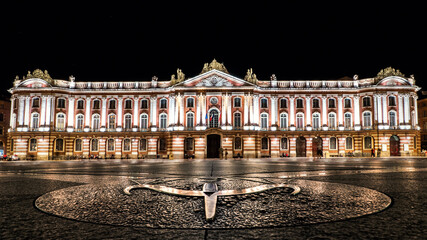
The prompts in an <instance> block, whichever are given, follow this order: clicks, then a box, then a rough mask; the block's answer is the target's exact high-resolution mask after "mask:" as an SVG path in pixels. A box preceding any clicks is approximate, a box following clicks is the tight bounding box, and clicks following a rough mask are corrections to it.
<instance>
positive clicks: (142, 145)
mask: <svg viewBox="0 0 427 240" xmlns="http://www.w3.org/2000/svg"><path fill="white" fill-rule="evenodd" d="M139 151H147V139H145V138H141V139H140V140H139Z"/></svg>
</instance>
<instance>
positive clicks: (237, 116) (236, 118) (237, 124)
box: [234, 112, 242, 128]
mask: <svg viewBox="0 0 427 240" xmlns="http://www.w3.org/2000/svg"><path fill="white" fill-rule="evenodd" d="M241 116H242V115H241V114H240V113H239V112H235V113H234V127H235V128H240V127H241V126H242V117H241Z"/></svg>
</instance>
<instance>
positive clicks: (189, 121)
mask: <svg viewBox="0 0 427 240" xmlns="http://www.w3.org/2000/svg"><path fill="white" fill-rule="evenodd" d="M191 99H193V98H191ZM187 100H188V99H187ZM186 122H187V128H193V127H194V113H193V112H188V113H187V121H186Z"/></svg>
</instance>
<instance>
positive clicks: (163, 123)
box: [159, 113, 168, 129]
mask: <svg viewBox="0 0 427 240" xmlns="http://www.w3.org/2000/svg"><path fill="white" fill-rule="evenodd" d="M159 119H160V120H159V123H160V125H159V127H160V128H162V129H165V128H166V127H167V125H166V121H167V119H168V115H166V113H161V114H160V117H159Z"/></svg>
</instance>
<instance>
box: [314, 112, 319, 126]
mask: <svg viewBox="0 0 427 240" xmlns="http://www.w3.org/2000/svg"><path fill="white" fill-rule="evenodd" d="M313 129H315V130H317V129H320V114H319V113H313Z"/></svg>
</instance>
